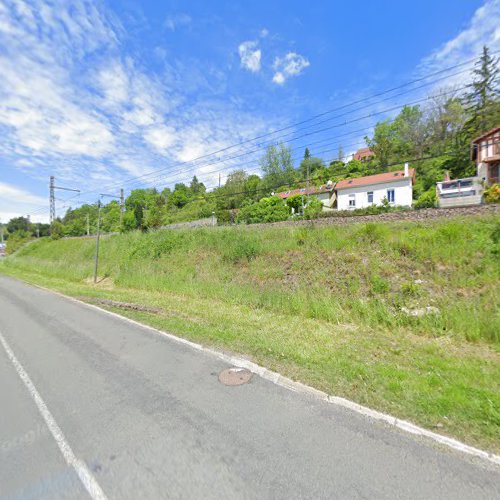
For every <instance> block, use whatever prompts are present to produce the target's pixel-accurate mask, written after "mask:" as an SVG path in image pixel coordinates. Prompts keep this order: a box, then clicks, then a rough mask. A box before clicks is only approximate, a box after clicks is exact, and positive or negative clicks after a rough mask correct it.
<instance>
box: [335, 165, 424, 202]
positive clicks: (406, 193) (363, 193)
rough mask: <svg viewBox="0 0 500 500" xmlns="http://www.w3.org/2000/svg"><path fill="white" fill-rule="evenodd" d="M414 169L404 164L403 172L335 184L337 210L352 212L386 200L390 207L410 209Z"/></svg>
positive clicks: (347, 180)
mask: <svg viewBox="0 0 500 500" xmlns="http://www.w3.org/2000/svg"><path fill="white" fill-rule="evenodd" d="M414 184H415V169H413V168H409V167H408V164H407V163H406V164H405V168H404V170H398V171H396V172H384V173H383V174H376V175H367V176H365V177H357V178H355V179H344V180H342V181H339V182H337V184H336V186H335V189H336V191H337V208H338V210H354V209H356V208H366V207H369V206H370V205H382V203H383V200H384V199H387V201H388V202H389V204H390V205H391V206H400V207H411V206H412V203H413V185H414Z"/></svg>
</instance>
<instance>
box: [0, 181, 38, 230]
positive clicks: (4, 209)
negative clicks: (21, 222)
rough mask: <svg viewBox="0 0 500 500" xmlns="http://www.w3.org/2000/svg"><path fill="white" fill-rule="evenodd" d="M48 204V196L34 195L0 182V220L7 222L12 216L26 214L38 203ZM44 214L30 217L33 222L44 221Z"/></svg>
mask: <svg viewBox="0 0 500 500" xmlns="http://www.w3.org/2000/svg"><path fill="white" fill-rule="evenodd" d="M42 204H45V205H48V198H42V197H41V196H37V195H34V194H32V193H30V192H28V191H26V190H25V189H22V188H20V187H17V186H13V185H12V184H6V183H4V182H0V220H1V221H2V222H4V223H5V222H7V221H9V220H10V219H12V218H13V217H20V216H26V215H27V214H29V213H30V211H32V210H33V209H36V208H38V207H39V206H40V205H42ZM45 219H46V217H45V216H39V217H38V218H32V220H33V221H34V222H46V220H45Z"/></svg>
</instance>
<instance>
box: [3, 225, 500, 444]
mask: <svg viewBox="0 0 500 500" xmlns="http://www.w3.org/2000/svg"><path fill="white" fill-rule="evenodd" d="M498 224H499V222H498V217H479V218H472V217H469V218H465V219H463V220H459V219H457V220H451V221H439V222H435V221H433V222H432V223H428V224H427V223H416V222H404V223H402V222H400V223H392V224H381V223H379V224H376V223H370V224H363V225H362V224H353V225H349V226H340V227H339V226H336V227H317V228H315V227H314V226H311V227H290V226H286V227H270V228H264V229H255V228H246V227H237V228H208V229H196V230H176V231H161V232H157V233H149V234H140V233H130V234H125V235H120V236H113V237H109V238H104V239H103V240H102V247H101V250H102V253H101V256H102V259H101V266H100V274H101V275H102V276H106V277H108V279H106V280H104V281H103V282H101V283H100V284H99V285H97V286H94V285H93V284H91V283H90V282H89V279H88V278H89V277H90V276H91V273H92V269H93V260H92V259H93V252H94V241H93V240H60V241H56V242H53V241H50V240H41V241H38V242H35V243H32V244H31V245H29V246H27V247H25V248H24V249H21V250H20V251H19V252H18V253H17V254H15V255H13V256H10V257H8V258H6V259H4V262H3V263H2V264H1V265H0V272H3V273H6V274H11V275H14V276H18V277H20V278H23V279H25V280H27V281H30V282H34V283H39V284H43V285H46V286H49V287H52V288H54V289H58V290H60V291H63V292H65V293H68V294H70V295H74V296H80V297H84V298H86V299H88V300H91V299H92V298H94V299H95V298H107V299H113V300H116V301H122V302H133V303H136V304H143V305H149V306H154V307H155V308H157V309H159V310H160V313H150V312H141V311H130V310H127V311H121V314H124V315H127V316H131V317H134V318H136V319H139V320H141V321H144V322H145V323H149V324H151V325H154V326H156V327H160V328H163V329H166V330H169V331H172V332H174V333H176V334H178V335H182V336H185V337H187V338H190V339H192V340H195V341H198V342H201V343H204V344H207V345H211V346H215V347H219V348H224V349H229V350H232V351H234V352H239V353H242V354H246V355H248V356H249V357H251V358H252V359H253V360H255V361H256V362H258V363H260V364H263V365H265V366H267V367H269V368H271V369H273V370H277V371H280V372H281V373H283V374H285V375H287V376H290V377H292V378H295V379H298V380H301V381H303V382H305V383H308V384H310V385H313V386H315V387H317V388H319V389H322V390H324V391H327V392H329V393H332V394H336V395H340V396H344V397H347V398H350V399H353V400H355V401H357V402H359V403H361V404H365V405H368V406H371V407H373V408H376V409H379V410H382V411H387V412H390V413H392V414H394V415H397V416H399V417H401V418H407V419H410V420H412V421H414V422H416V423H418V424H421V425H424V426H426V427H428V428H431V429H435V430H436V429H437V430H438V431H439V432H442V433H446V434H449V435H452V436H455V437H457V438H460V439H462V440H464V441H466V442H468V443H470V444H474V445H478V446H482V447H484V448H488V449H491V450H494V451H496V452H498V451H500V448H499V446H500V445H499V443H498V439H497V438H498V433H499V431H500V413H499V408H500V390H499V389H500V387H499V385H500V382H499V381H500V363H499V361H500V353H499V346H500V343H499V338H498V335H499V332H500V318H499V307H498V306H499V297H498V278H499V273H500V266H499V258H498V253H495V251H494V250H495V245H494V243H493V241H492V238H491V235H492V233H493V232H494V230H495V228H497V230H498ZM427 306H433V307H434V308H437V309H438V310H439V314H429V315H425V316H422V317H411V316H408V315H407V314H405V313H403V312H402V310H401V309H402V308H404V307H406V308H408V309H410V310H413V309H422V308H425V307H427Z"/></svg>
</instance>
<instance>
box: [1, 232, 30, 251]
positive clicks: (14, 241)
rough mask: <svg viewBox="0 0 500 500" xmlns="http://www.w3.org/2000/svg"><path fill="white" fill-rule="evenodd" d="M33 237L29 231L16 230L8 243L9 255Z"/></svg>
mask: <svg viewBox="0 0 500 500" xmlns="http://www.w3.org/2000/svg"><path fill="white" fill-rule="evenodd" d="M31 239H32V238H31V235H30V233H29V232H28V231H16V232H15V233H13V234H10V235H9V238H8V240H7V243H6V247H5V252H6V253H7V254H9V255H10V254H13V253H14V252H16V251H17V250H19V249H20V248H21V247H22V246H23V245H25V244H26V243H28V241H30V240H31Z"/></svg>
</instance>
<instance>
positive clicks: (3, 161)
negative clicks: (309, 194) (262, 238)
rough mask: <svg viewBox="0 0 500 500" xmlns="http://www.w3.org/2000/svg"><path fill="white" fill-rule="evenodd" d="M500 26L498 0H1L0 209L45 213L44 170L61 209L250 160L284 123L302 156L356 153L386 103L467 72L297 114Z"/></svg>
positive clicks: (428, 67) (471, 49) (448, 53)
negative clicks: (341, 151)
mask: <svg viewBox="0 0 500 500" xmlns="http://www.w3.org/2000/svg"><path fill="white" fill-rule="evenodd" d="M499 26H500V0H487V1H479V0H478V1H474V0H470V1H456V0H455V1H444V0H443V1H437V2H436V1H428V0H421V1H419V2H400V1H378V2H371V1H358V2H346V1H342V2H340V1H330V2H325V1H312V2H299V1H286V2H285V1H269V0H267V1H252V2H238V1H228V2H223V1H183V2H180V1H171V2H169V1H163V2H158V1H141V2H132V1H118V0H114V1H111V0H109V1H101V2H99V1H85V0H75V1H62V0H61V1H59V0H53V1H50V2H48V1H45V2H43V1H39V0H31V1H24V0H16V1H14V0H1V1H0V68H1V71H0V218H1V220H3V221H6V220H8V219H9V218H10V217H13V216H17V215H23V214H24V215H26V214H28V213H29V214H31V215H32V219H33V220H35V221H46V220H47V218H48V206H47V205H48V202H47V199H48V178H49V176H50V175H54V176H55V177H56V182H57V184H58V185H63V186H68V187H74V188H78V189H80V190H81V191H82V193H81V195H79V196H77V197H76V198H74V199H72V200H69V201H64V200H67V199H68V198H69V197H70V196H71V195H70V194H69V193H64V192H59V193H58V198H59V200H58V203H57V206H58V215H62V214H63V213H64V211H65V209H66V207H67V206H68V205H69V204H71V205H73V206H75V205H78V204H79V203H82V202H85V201H95V200H96V198H97V196H98V194H99V193H100V192H103V191H106V192H111V193H117V192H118V191H119V189H120V187H121V186H123V187H124V188H125V190H126V191H129V190H130V189H132V188H134V187H149V186H157V187H160V188H162V187H164V186H168V185H173V184H174V183H175V182H189V179H190V178H191V177H192V176H193V174H196V175H197V176H198V177H199V178H200V179H201V180H203V181H204V182H205V184H206V185H207V186H208V187H212V186H215V185H216V184H217V182H218V176H219V173H220V174H221V176H222V179H224V177H225V176H226V175H227V173H228V172H230V171H231V170H232V169H235V168H245V169H246V170H248V171H250V172H256V173H258V172H259V168H258V167H259V157H260V155H261V154H262V149H263V148H265V146H266V145H267V144H268V143H269V142H276V141H277V140H280V138H281V139H282V140H284V141H289V143H290V145H291V146H292V147H293V148H294V153H295V155H296V157H297V159H298V158H299V157H300V156H301V155H302V152H303V147H304V146H305V145H307V144H311V146H310V149H311V151H312V153H313V154H318V155H319V156H321V157H323V158H324V159H325V160H330V159H332V158H334V157H335V156H336V155H337V153H336V151H337V148H338V146H339V144H341V145H342V147H343V149H344V151H345V152H346V154H349V153H352V152H353V151H355V150H356V148H357V147H358V146H362V145H363V137H364V136H365V135H366V134H367V133H369V132H370V130H371V127H372V126H373V124H374V123H375V121H376V120H378V119H382V118H386V117H387V118H390V117H391V116H393V115H394V113H396V112H397V110H393V111H386V110H387V109H389V108H391V107H396V106H398V105H400V104H403V103H405V102H412V101H414V100H416V99H419V98H423V97H425V96H427V95H429V93H433V92H437V90H438V89H439V88H443V87H446V88H447V91H450V89H453V88H455V89H456V88H459V87H460V86H461V85H463V84H464V81H465V78H466V77H467V75H465V74H463V73H462V74H460V75H455V76H449V77H447V78H446V79H443V78H442V79H440V81H439V82H435V81H434V80H435V78H434V79H432V78H431V79H429V80H427V81H424V83H426V84H427V86H426V87H425V88H420V89H417V88H415V87H408V88H406V90H407V93H406V94H405V95H401V96H395V95H393V94H389V95H387V96H384V99H385V100H384V101H381V99H380V98H379V99H375V98H373V99H369V100H367V101H364V102H363V104H362V105H357V106H352V107H347V108H343V110H342V112H335V113H331V114H329V115H325V116H323V117H322V118H319V119H317V120H313V121H310V122H307V123H306V124H302V125H294V124H296V123H298V122H301V121H303V120H306V119H308V118H309V117H311V116H313V115H316V114H319V113H324V112H325V111H328V110H332V109H336V108H338V107H341V106H345V105H348V104H349V103H351V102H352V101H355V100H358V99H363V98H367V97H369V96H371V95H373V94H375V93H377V92H380V91H382V90H385V89H388V88H391V87H394V86H397V85H399V84H402V83H404V82H407V81H410V80H412V79H415V78H417V77H419V76H423V75H427V74H429V73H432V72H434V71H437V70H439V69H442V68H445V67H448V66H452V65H454V64H458V63H461V62H463V61H467V60H469V59H471V58H474V57H476V56H477V55H478V53H479V52H480V50H481V46H482V45H483V44H485V43H486V44H488V45H489V46H490V47H491V48H492V49H493V50H499V49H500V28H499ZM461 69H464V68H461ZM445 76H446V75H445ZM370 113H373V114H374V116H372V117H371V118H363V117H364V116H366V115H367V114H370ZM283 127H289V128H288V129H287V130H286V131H283V132H281V133H274V134H273V135H270V136H265V137H263V138H261V139H259V140H253V141H252V140H251V139H253V138H254V137H256V136H260V135H264V134H269V133H271V132H273V131H275V130H277V129H281V128H283ZM324 128H326V129H327V130H324V131H323V132H318V131H319V130H320V129H324ZM306 133H309V135H308V136H305V137H300V136H303V135H304V134H306ZM242 141H247V142H246V143H245V144H244V145H241V146H237V147H233V148H232V149H228V150H226V151H224V152H221V153H217V154H214V155H212V156H208V155H210V154H211V153H213V152H215V151H218V150H221V149H225V148H227V147H229V146H231V145H234V144H237V143H240V142H242ZM199 157H203V158H202V159H199V160H196V159H197V158H199ZM151 172H154V173H151Z"/></svg>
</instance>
